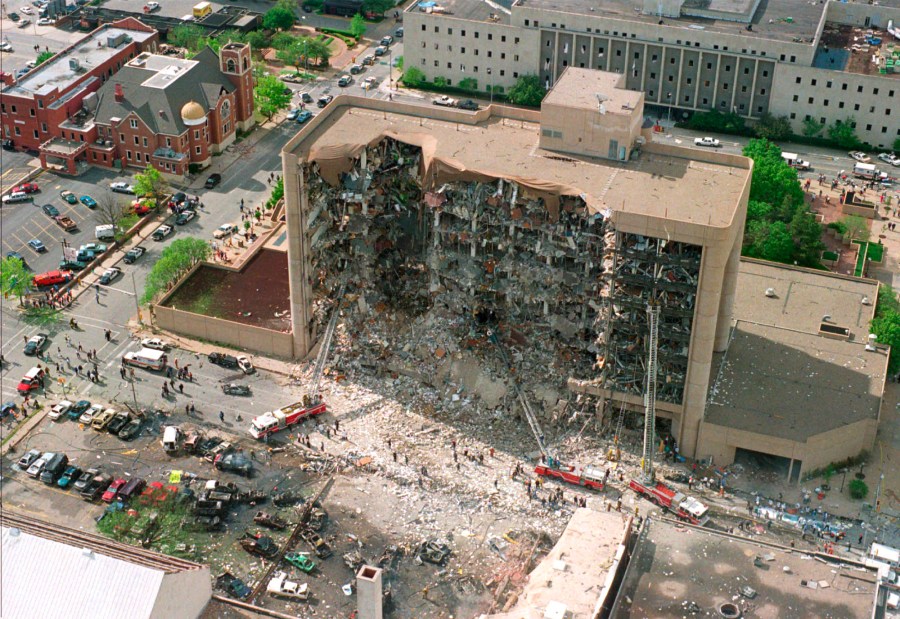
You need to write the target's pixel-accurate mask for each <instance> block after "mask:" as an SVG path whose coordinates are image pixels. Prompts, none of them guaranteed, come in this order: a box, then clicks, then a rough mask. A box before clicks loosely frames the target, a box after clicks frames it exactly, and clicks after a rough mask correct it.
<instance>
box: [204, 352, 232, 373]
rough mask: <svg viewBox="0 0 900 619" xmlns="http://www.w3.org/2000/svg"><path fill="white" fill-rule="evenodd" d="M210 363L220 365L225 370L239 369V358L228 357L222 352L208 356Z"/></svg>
mask: <svg viewBox="0 0 900 619" xmlns="http://www.w3.org/2000/svg"><path fill="white" fill-rule="evenodd" d="M207 359H209V362H210V363H215V364H216V365H220V366H222V367H223V368H229V369H230V368H237V367H238V360H237V357H235V356H233V355H226V354H224V353H220V352H211V353H209V355H208V356H207Z"/></svg>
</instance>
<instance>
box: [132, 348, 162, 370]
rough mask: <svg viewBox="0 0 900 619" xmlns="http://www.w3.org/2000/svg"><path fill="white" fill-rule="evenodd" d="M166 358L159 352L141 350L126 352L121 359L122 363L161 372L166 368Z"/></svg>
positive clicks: (150, 349) (148, 349)
mask: <svg viewBox="0 0 900 619" xmlns="http://www.w3.org/2000/svg"><path fill="white" fill-rule="evenodd" d="M167 362H168V357H166V353H164V352H163V351H161V350H153V349H152V348H142V349H141V350H139V351H138V352H128V353H125V356H124V357H122V363H124V364H125V365H133V366H136V367H139V368H145V369H148V370H162V369H163V368H165V367H166V363H167Z"/></svg>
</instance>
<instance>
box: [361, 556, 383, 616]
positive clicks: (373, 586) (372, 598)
mask: <svg viewBox="0 0 900 619" xmlns="http://www.w3.org/2000/svg"><path fill="white" fill-rule="evenodd" d="M381 578H382V571H381V568H378V567H372V566H370V565H363V566H362V567H361V568H359V572H357V574H356V608H357V609H358V610H359V619H382V613H383V611H382V602H381Z"/></svg>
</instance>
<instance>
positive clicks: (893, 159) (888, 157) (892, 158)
mask: <svg viewBox="0 0 900 619" xmlns="http://www.w3.org/2000/svg"><path fill="white" fill-rule="evenodd" d="M878 158H879V159H881V160H882V161H884V162H885V163H889V164H891V165H896V166H900V157H897V155H895V154H893V153H879V154H878Z"/></svg>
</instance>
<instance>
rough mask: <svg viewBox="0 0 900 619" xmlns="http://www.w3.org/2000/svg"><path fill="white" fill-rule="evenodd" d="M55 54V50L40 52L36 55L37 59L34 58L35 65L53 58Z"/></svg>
mask: <svg viewBox="0 0 900 619" xmlns="http://www.w3.org/2000/svg"><path fill="white" fill-rule="evenodd" d="M55 55H56V52H49V51H47V52H41V53H40V54H38V55H37V59H36V60H35V62H36V63H37V65H36V66H40V65H42V64H44V63H45V62H47V61H48V60H50V59H51V58H53V56H55Z"/></svg>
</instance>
